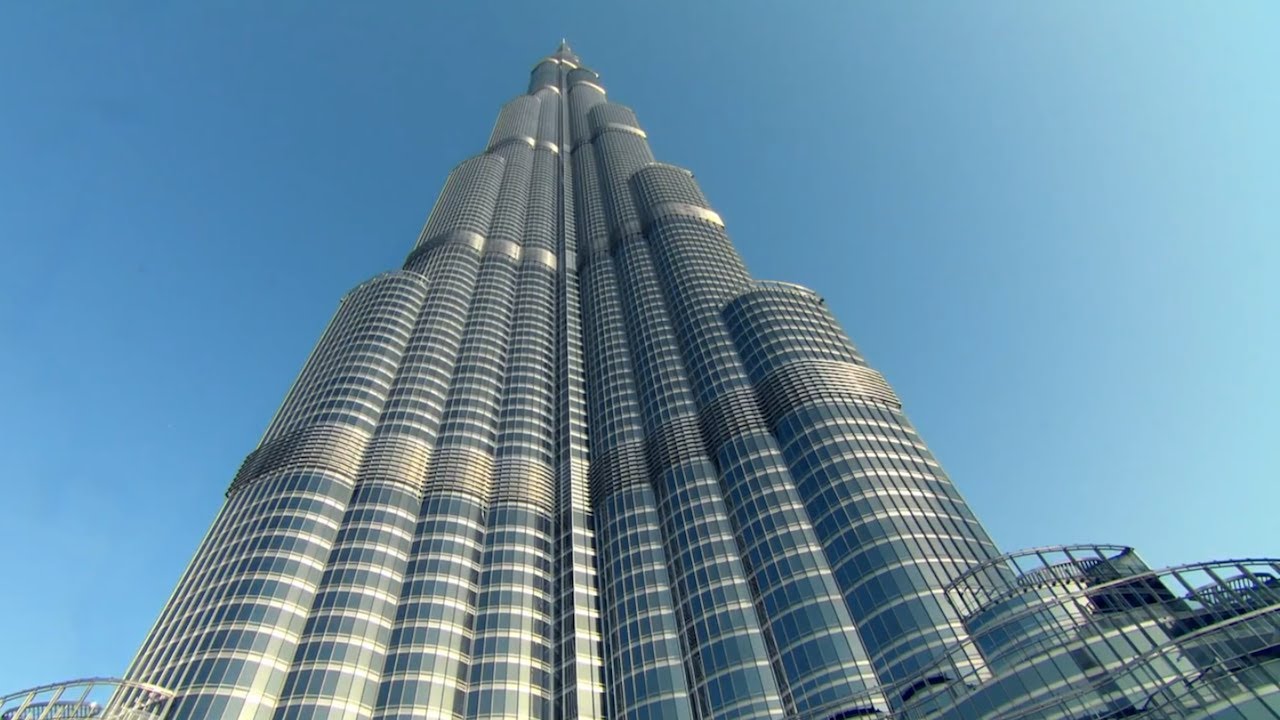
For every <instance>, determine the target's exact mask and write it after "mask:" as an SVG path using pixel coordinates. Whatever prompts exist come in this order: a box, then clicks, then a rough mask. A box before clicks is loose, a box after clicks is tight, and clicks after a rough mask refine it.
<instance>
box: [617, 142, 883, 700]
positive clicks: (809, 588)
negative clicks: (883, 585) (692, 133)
mask: <svg viewBox="0 0 1280 720" xmlns="http://www.w3.org/2000/svg"><path fill="white" fill-rule="evenodd" d="M629 184H630V186H631V189H632V192H633V193H634V194H633V197H634V198H635V200H636V201H638V202H643V203H644V204H643V206H642V208H641V211H642V212H641V215H640V219H639V220H638V222H641V223H642V226H643V228H644V235H645V237H646V238H647V239H648V242H649V244H650V245H651V246H652V247H653V250H654V256H655V259H656V266H657V274H658V277H659V280H660V285H661V287H662V289H663V291H664V293H665V296H666V298H667V304H668V307H669V308H670V309H671V315H672V325H673V327H674V330H675V335H676V337H677V339H678V340H679V343H680V347H681V349H682V352H683V356H684V361H685V367H686V368H687V370H688V373H689V377H690V379H691V381H692V388H693V392H694V396H695V398H696V401H697V403H698V407H699V414H700V420H701V425H702V429H703V432H704V441H705V442H706V443H707V448H708V450H710V452H711V453H712V454H713V457H714V459H715V462H716V465H717V468H718V470H719V475H720V484H721V486H722V487H723V489H724V495H725V501H726V503H727V505H728V508H729V509H730V512H731V516H732V518H733V522H734V525H735V529H736V533H737V539H738V547H739V552H740V553H741V556H742V560H743V562H744V564H745V565H746V567H747V568H748V571H749V572H750V573H751V580H752V584H753V586H754V588H755V590H756V602H757V608H758V612H759V613H760V616H761V617H762V619H763V620H764V623H765V628H766V631H767V632H768V634H769V636H770V637H771V638H772V640H773V643H774V648H773V653H774V656H775V658H776V662H777V664H778V666H779V667H780V668H781V671H782V675H783V677H784V678H785V680H786V687H787V688H788V695H789V698H790V701H789V710H791V711H792V712H795V713H799V714H810V713H812V712H813V711H815V710H817V709H818V708H822V709H823V711H824V712H825V711H827V710H828V709H829V710H830V711H831V713H832V714H838V713H840V712H850V713H851V712H864V711H865V712H871V711H873V710H874V709H876V708H878V707H882V706H883V703H881V702H880V701H879V700H878V699H873V700H872V702H871V703H870V704H868V705H865V706H862V707H854V706H847V705H843V704H842V701H843V700H844V699H846V698H855V697H856V698H861V697H862V696H863V692H864V691H865V690H866V689H868V688H870V687H873V686H874V684H875V676H874V675H873V674H872V672H871V668H870V666H869V664H868V662H867V658H866V653H865V651H864V650H863V648H862V646H861V644H860V643H859V641H858V637H857V634H856V632H855V628H854V623H853V619H852V618H851V617H850V615H849V609H848V608H847V607H846V606H845V604H844V601H843V599H842V598H841V596H840V593H839V589H838V587H837V586H836V583H835V580H834V578H833V576H832V572H831V568H830V566H829V565H828V563H827V559H826V557H825V556H824V555H823V553H822V549H821V546H820V545H819V544H818V539H817V537H816V536H815V533H814V529H813V526H812V525H811V524H810V520H809V517H808V514H807V513H806V510H805V507H804V505H803V504H802V502H801V498H800V496H799V493H798V492H797V490H796V487H795V484H794V482H793V481H792V478H791V475H790V471H789V470H788V468H787V466H786V464H785V463H784V462H783V456H782V453H781V451H780V449H779V448H778V445H777V442H776V440H775V439H774V438H773V436H772V435H771V434H770V432H769V427H768V425H767V424H766V423H765V418H764V417H763V415H762V414H761V412H760V410H759V408H758V407H757V406H756V403H755V398H754V394H753V393H752V390H751V384H750V381H749V380H748V377H747V372H746V370H745V368H744V367H743V365H742V360H741V359H740V358H739V356H738V353H737V350H736V348H735V346H734V344H733V340H732V339H731V338H730V335H729V331H728V329H727V328H726V326H725V324H724V321H723V320H722V318H721V316H720V310H721V308H722V307H723V306H724V304H725V303H726V302H727V301H728V300H729V299H730V298H732V297H733V296H735V295H736V294H738V293H739V292H740V290H741V288H743V287H744V286H746V285H748V284H749V282H750V280H749V276H748V274H747V271H746V268H745V267H744V266H743V264H742V261H741V259H740V258H739V257H738V255H737V253H736V251H735V250H734V249H733V246H732V244H731V243H730V242H729V239H728V237H727V236H726V235H725V234H724V228H723V226H722V224H721V223H719V222H718V216H716V215H715V213H714V212H712V211H711V210H710V209H709V208H705V207H701V206H699V205H694V204H693V203H690V202H687V201H688V200H690V199H700V198H701V197H702V193H701V191H699V190H697V189H696V184H695V183H694V181H693V178H692V177H691V176H690V175H689V174H688V173H685V172H681V171H679V170H678V169H675V168H654V167H653V166H649V167H646V168H643V169H639V172H635V173H634V174H633V176H632V177H631V178H630V179H629ZM681 201H685V202H681Z"/></svg>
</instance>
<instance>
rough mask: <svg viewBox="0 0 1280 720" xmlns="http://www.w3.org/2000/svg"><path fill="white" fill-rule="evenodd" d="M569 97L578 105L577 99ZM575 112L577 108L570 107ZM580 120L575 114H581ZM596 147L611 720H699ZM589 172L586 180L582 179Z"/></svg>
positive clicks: (598, 505)
mask: <svg viewBox="0 0 1280 720" xmlns="http://www.w3.org/2000/svg"><path fill="white" fill-rule="evenodd" d="M571 97H572V96H571ZM571 107H573V105H572V103H571ZM575 111H576V109H575ZM592 153H593V148H592V147H591V143H590V142H588V143H587V144H585V145H579V146H578V147H577V148H576V149H575V152H574V161H575V165H576V167H577V168H578V170H579V171H580V172H579V173H578V174H577V183H576V187H577V190H578V193H579V195H578V199H577V203H576V206H577V208H578V213H579V216H578V223H577V225H578V227H580V228H582V230H583V235H582V239H583V242H582V243H580V244H579V247H578V252H579V265H580V268H579V270H580V273H581V277H582V284H583V295H584V297H583V313H584V315H585V318H584V319H585V327H584V332H585V337H584V344H585V349H586V363H587V373H586V376H587V377H586V379H587V397H588V403H589V406H588V412H587V417H588V418H589V435H590V439H591V467H590V471H589V476H588V478H589V485H590V494H591V503H592V508H593V512H594V521H595V529H596V539H597V543H598V544H597V552H598V555H597V563H598V568H599V578H600V580H599V582H600V596H601V601H602V605H603V607H602V615H603V620H604V628H603V635H604V653H605V655H604V662H605V668H604V669H605V679H606V684H607V686H608V690H609V695H608V699H609V703H608V705H609V712H608V713H607V715H608V716H609V717H618V718H646V717H671V718H693V717H695V715H694V714H693V712H694V711H693V708H692V707H691V705H690V703H689V683H688V679H687V677H686V675H685V663H684V660H685V653H684V650H683V646H682V644H681V626H680V622H679V620H678V617H677V615H676V604H675V600H674V597H673V594H672V587H671V578H670V576H669V574H668V572H667V558H666V552H665V549H664V545H663V537H662V530H661V523H660V520H659V517H658V512H657V497H656V496H655V494H654V491H653V485H652V483H651V481H650V478H649V474H648V469H647V465H646V460H645V442H644V431H643V428H642V426H641V419H640V407H639V403H638V395H637V392H636V388H635V379H634V373H633V370H632V367H631V356H630V351H629V347H628V341H627V334H626V327H625V324H624V321H623V314H622V306H621V300H620V297H619V291H618V281H617V274H616V272H615V270H614V267H613V259H612V258H611V257H610V255H609V235H608V220H607V215H606V212H605V207H604V197H603V194H602V193H601V191H600V185H601V183H600V182H599V180H598V176H597V174H596V171H595V162H594V157H593V156H592ZM584 171H585V172H584Z"/></svg>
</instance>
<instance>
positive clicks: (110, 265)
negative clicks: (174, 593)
mask: <svg viewBox="0 0 1280 720" xmlns="http://www.w3.org/2000/svg"><path fill="white" fill-rule="evenodd" d="M372 5H373V7H372V8H366V7H363V6H357V5H356V4H353V3H351V4H337V3H312V2H277V3H257V2H248V1H247V0H244V1H241V2H223V3H195V2H176V3H170V2H141V1H136V2H113V3H107V2H99V3H72V2H65V3H57V2H36V1H35V0H30V1H26V2H23V1H14V2H5V3H0V93H3V108H4V109H3V110H2V111H0V238H3V242H4V254H3V257H4V260H3V262H0V378H3V380H0V382H3V391H4V392H3V396H4V398H5V402H4V404H3V406H0V438H3V439H4V440H3V443H2V444H0V482H3V483H4V487H3V495H2V497H3V500H2V501H0V502H2V507H3V510H4V512H3V514H2V515H0V517H2V518H3V520H2V521H0V572H2V573H3V578H4V580H5V581H6V582H5V586H6V590H5V592H3V593H2V594H0V633H2V635H0V636H2V637H4V638H5V652H4V653H3V654H0V680H2V681H3V685H4V688H0V690H3V689H17V688H19V687H25V686H27V685H34V684H37V683H41V682H47V681H52V680H56V679H61V678H64V677H69V676H81V675H91V674H118V673H120V672H123V670H124V668H125V666H126V664H127V663H128V661H129V659H130V657H131V656H132V653H133V652H134V650H135V649H136V647H137V645H138V644H139V643H140V642H141V640H142V637H143V635H144V634H145V633H146V631H147V629H148V628H149V627H150V624H151V622H152V621H153V620H154V618H155V615H156V613H157V612H158V610H159V609H160V607H161V606H162V604H163V603H164V601H165V599H166V598H167V597H168V594H169V592H170V591H171V589H172V587H173V585H174V583H175V582H176V581H177V578H178V575H179V573H180V572H181V570H182V568H183V567H184V565H185V563H186V561H187V559H188V558H189V557H190V555H191V553H192V551H193V550H194V548H195V546H196V544H197V543H198V542H199V539H200V537H201V535H202V533H203V532H204V529H205V528H206V526H207V524H208V523H209V521H210V520H211V519H212V518H213V515H214V513H215V512H216V510H217V508H218V506H219V504H220V502H221V499H222V493H223V492H224V490H225V488H226V485H227V483H228V482H229V481H230V479H231V476H232V474H233V473H234V471H235V469H236V467H237V466H238V464H239V463H240V461H241V460H242V459H243V457H244V455H245V454H246V453H247V452H248V451H249V450H251V449H252V447H253V444H254V443H255V442H256V441H257V439H258V437H259V436H260V434H261V432H262V430H263V428H265V426H266V423H267V421H268V420H269V418H270V415H271V413H272V412H273V411H274V408H275V406H276V404H277V403H278V401H279V400H280V398H281V397H282V396H283V394H284V392H285V390H286V389H287V387H288V385H289V383H290V382H291V381H292V378H293V376H294V374H295V372H296V371H297V370H298V369H299V368H300V366H301V364H302V362H303V360H304V359H305V357H306V355H307V353H308V351H309V350H310V347H311V345H312V343H313V342H314V341H315V340H316V338H317V337H318V336H319V333H320V331H321V330H322V328H323V326H324V324H325V323H326V321H327V319H328V317H329V315H330V314H331V313H332V311H333V310H334V308H335V307H336V304H337V302H338V299H339V297H340V296H341V295H342V294H343V293H344V292H345V291H346V290H347V289H349V288H350V287H351V286H353V285H355V284H356V283H358V282H359V281H361V280H362V279H364V278H366V277H368V276H370V275H373V274H375V273H377V272H380V271H382V270H385V269H388V268H392V267H394V266H396V265H398V264H399V262H400V261H401V260H402V259H403V256H404V254H405V253H406V252H407V250H408V248H409V246H410V244H411V243H412V241H413V239H414V237H415V235H416V232H417V230H418V229H419V227H420V225H421V222H422V220H423V218H425V217H426V214H427V212H428V211H429V210H430V205H431V203H432V201H433V200H434V198H435V196H436V193H437V192H438V190H439V187H440V184H441V182H442V181H443V179H444V176H445V173H446V172H447V171H448V170H449V168H451V167H452V166H453V165H454V164H455V163H457V162H458V161H459V160H461V159H463V158H465V157H467V156H468V155H471V154H473V153H475V152H478V151H479V150H480V149H481V147H482V144H483V142H484V140H485V138H486V136H487V133H488V131H489V128H490V127H491V125H492V122H493V119H494V117H495V116H496V112H497V108H498V106H499V104H500V103H501V102H503V101H504V100H506V99H508V98H509V97H510V96H513V95H515V94H518V93H520V92H523V90H524V87H525V82H526V80H527V74H526V73H527V72H528V70H529V69H530V68H531V66H532V64H533V62H534V61H535V60H536V59H538V58H539V57H541V56H543V55H545V54H547V53H548V52H550V51H551V50H552V49H553V48H554V47H555V44H556V42H557V41H558V40H559V38H560V37H561V36H567V37H568V38H569V39H570V41H571V42H572V43H573V45H574V47H575V49H576V50H577V51H578V52H579V53H580V54H581V55H582V56H583V58H584V60H585V61H586V62H587V63H588V64H590V65H591V66H593V67H595V68H596V69H598V70H599V71H600V72H601V74H602V76H603V79H604V84H605V86H606V87H607V88H608V89H609V90H610V93H611V96H612V98H613V99H615V100H617V101H619V102H623V103H627V104H629V105H632V106H633V107H634V108H635V109H636V110H637V112H638V114H639V116H640V119H641V122H642V123H643V124H644V125H645V127H646V129H647V130H648V132H649V135H650V138H651V140H652V144H653V147H654V149H655V151H656V153H657V154H658V156H659V157H660V158H661V159H663V160H665V161H668V162H673V163H677V164H680V165H684V166H687V167H690V168H692V169H693V170H695V172H696V173H697V175H698V178H699V180H700V181H701V183H702V186H703V189H704V190H705V191H706V193H707V195H708V196H709V197H710V198H711V200H712V202H713V203H714V204H715V206H716V208H717V210H718V211H719V212H720V213H721V214H722V215H723V216H724V217H725V218H726V220H727V222H728V224H729V229H730V231H731V233H732V234H733V237H734V239H735V241H736V242H737V244H738V246H739V248H740V249H741V251H742V253H743V255H744V256H745V257H746V259H747V261H748V263H749V265H750V266H751V267H752V269H753V270H754V272H755V273H756V274H757V275H759V276H760V277H764V278H771V279H782V280H789V281H792V282H798V283H802V284H805V285H808V286H810V287H813V288H815V289H817V290H818V291H820V292H821V293H823V294H824V295H825V296H826V297H827V299H828V301H829V302H830V304H831V306H832V307H833V308H834V310H835V311H836V313H837V315H838V316H839V317H840V318H841V320H842V321H843V322H844V324H845V327H846V329H847V330H848V331H849V332H850V334H851V335H852V336H853V338H854V340H855V342H857V343H858V344H859V346H860V347H861V349H862V350H863V352H864V353H865V354H866V355H867V357H868V358H869V359H870V360H871V361H872V362H873V363H875V364H876V365H877V366H878V367H879V368H880V369H882V370H883V371H884V373H885V375H886V376H887V377H888V378H889V380H890V381H891V382H892V383H893V384H894V385H895V386H896V388H897V390H898V391H899V393H900V394H901V395H902V397H903V398H904V401H905V403H906V408H907V410H908V413H909V414H910V416H911V417H912V418H913V420H914V421H915V422H916V424H917V425H918V426H919V428H920V430H921V432H922V434H923V435H924V437H925V439H926V440H927V441H928V442H929V443H930V444H931V446H932V447H933V449H934V450H935V451H936V453H937V454H938V456H939V457H940V458H941V460H942V462H943V464H944V465H945V466H946V467H947V469H948V470H949V471H950V473H951V475H952V477H953V478H954V479H955V480H956V482H957V483H958V484H959V486H960V487H961V489H962V490H963V491H964V492H965V494H966V495H967V497H968V498H969V500H970V501H971V503H972V504H973V506H974V507H975V509H976V511H977V512H978V514H979V516H980V517H982V518H983V520H984V521H985V522H986V524H987V526H988V527H989V528H990V530H991V531H992V533H993V534H994V535H995V537H996V539H997V541H998V542H999V543H1000V544H1001V545H1002V546H1003V547H1005V548H1007V549H1011V550H1012V549H1017V548H1020V547H1024V546H1033V545H1047V544H1055V543H1063V542H1087V541H1101V542H1118V543H1127V544H1133V545H1136V546H1137V547H1138V548H1139V550H1140V551H1141V552H1142V553H1143V555H1144V556H1145V557H1146V558H1147V559H1148V560H1149V561H1151V562H1152V563H1153V564H1174V563H1180V562H1190V561H1193V560H1198V559H1208V558H1215V557H1226V556H1263V555H1269V554H1270V555H1274V554H1276V552H1277V550H1278V548H1277V546H1276V539H1277V538H1276V532H1275V527H1276V522H1275V520H1274V516H1275V511H1276V507H1277V500H1280V490H1277V480H1278V479H1280V410H1278V409H1277V408H1280V382H1278V381H1277V373H1276V371H1275V366H1276V360H1275V358H1276V355H1277V353H1278V351H1280V291H1278V290H1277V277H1278V276H1280V202H1277V198H1280V133H1277V132H1276V128H1280V93H1277V92H1276V84H1275V79H1276V73H1277V71H1278V70H1280V44H1277V43H1276V42H1275V38H1276V37H1277V36H1278V35H1280V4H1276V3H1269V2H1256V3H1245V2H1235V3H1202V2H1167V1H1162V2H1128V3H1105V4H1104V3H1081V2H1058V3H1050V2H1041V3H1025V2H1004V3H985V2H975V3H963V4H961V3H933V2H917V3H876V4H872V3H861V2H857V3H855V2H828V3H820V2H808V3H777V4H765V3H754V2H732V3H730V2H727V1H726V2H712V3H705V4H693V3H685V2H653V3H629V4H617V5H613V4H609V3H584V4H576V5H575V4H574V3H560V2H557V3H551V2H544V3H537V4H534V3H518V4H515V3H513V4H511V5H509V6H508V5H500V4H495V3H448V4H447V7H446V4H444V3H439V4H436V3H432V4H428V3H407V2H406V3H400V4H396V3H392V2H382V3H374V4H372ZM535 6H542V7H541V8H537V7H535Z"/></svg>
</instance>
